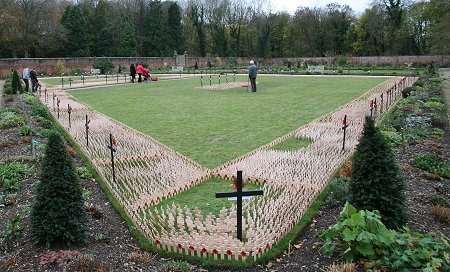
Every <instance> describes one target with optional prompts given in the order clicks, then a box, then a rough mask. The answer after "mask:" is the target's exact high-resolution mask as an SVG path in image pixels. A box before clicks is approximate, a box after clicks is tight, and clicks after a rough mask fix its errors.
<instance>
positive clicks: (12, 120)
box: [0, 112, 25, 129]
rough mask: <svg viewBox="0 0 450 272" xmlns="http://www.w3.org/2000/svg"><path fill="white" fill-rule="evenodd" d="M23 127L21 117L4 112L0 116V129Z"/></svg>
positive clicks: (23, 122)
mask: <svg viewBox="0 0 450 272" xmlns="http://www.w3.org/2000/svg"><path fill="white" fill-rule="evenodd" d="M23 125H25V121H24V120H23V118H22V116H19V115H17V114H15V113H14V112H4V113H1V114H0V129H6V128H13V127H17V126H23Z"/></svg>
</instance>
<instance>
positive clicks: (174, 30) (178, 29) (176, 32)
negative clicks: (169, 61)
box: [166, 2, 184, 54]
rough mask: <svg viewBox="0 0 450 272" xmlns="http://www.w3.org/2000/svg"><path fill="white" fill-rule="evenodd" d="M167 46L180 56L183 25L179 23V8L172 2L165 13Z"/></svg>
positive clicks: (182, 49)
mask: <svg viewBox="0 0 450 272" xmlns="http://www.w3.org/2000/svg"><path fill="white" fill-rule="evenodd" d="M167 13H168V14H167V26H168V27H167V44H166V46H167V47H168V48H169V49H170V50H172V51H177V52H179V53H180V54H182V53H183V52H184V48H183V25H182V23H181V9H180V6H179V5H178V4H177V3H176V2H173V3H171V4H170V6H169V9H168V11H167Z"/></svg>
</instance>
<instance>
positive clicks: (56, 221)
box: [30, 132, 88, 247]
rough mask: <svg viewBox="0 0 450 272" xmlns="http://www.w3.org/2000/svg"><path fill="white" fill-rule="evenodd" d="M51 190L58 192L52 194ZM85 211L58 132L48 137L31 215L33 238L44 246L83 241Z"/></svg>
mask: <svg viewBox="0 0 450 272" xmlns="http://www.w3.org/2000/svg"><path fill="white" fill-rule="evenodd" d="M54 192H58V194H55V193H54ZM87 222H88V220H87V214H86V211H85V208H84V200H83V196H82V190H81V187H80V184H79V179H78V176H77V174H76V173H75V168H74V166H73V161H72V158H71V157H70V156H69V154H68V153H67V151H66V146H65V144H64V142H63V139H62V138H61V136H60V135H59V134H57V133H56V132H55V133H52V134H50V136H49V138H48V143H47V146H46V149H45V157H44V159H43V162H42V170H41V177H40V182H39V184H38V185H37V188H36V197H35V199H34V203H33V208H32V212H31V217H30V234H31V237H32V239H33V240H34V241H35V242H36V243H38V244H42V245H45V246H47V247H49V246H52V245H55V244H59V243H65V244H68V245H71V244H77V243H85V242H86V239H87V237H86V234H87V230H88V228H87Z"/></svg>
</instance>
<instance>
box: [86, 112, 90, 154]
mask: <svg viewBox="0 0 450 272" xmlns="http://www.w3.org/2000/svg"><path fill="white" fill-rule="evenodd" d="M90 122H91V120H88V116H87V114H86V123H85V126H86V146H87V147H89V123H90Z"/></svg>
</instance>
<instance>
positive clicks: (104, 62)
mask: <svg viewBox="0 0 450 272" xmlns="http://www.w3.org/2000/svg"><path fill="white" fill-rule="evenodd" d="M92 66H93V67H94V68H95V69H100V73H101V74H106V73H109V72H111V71H112V69H113V68H114V64H113V63H112V61H111V60H109V59H101V60H97V61H96V62H95V63H94V64H93V65H92Z"/></svg>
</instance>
